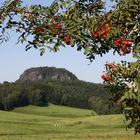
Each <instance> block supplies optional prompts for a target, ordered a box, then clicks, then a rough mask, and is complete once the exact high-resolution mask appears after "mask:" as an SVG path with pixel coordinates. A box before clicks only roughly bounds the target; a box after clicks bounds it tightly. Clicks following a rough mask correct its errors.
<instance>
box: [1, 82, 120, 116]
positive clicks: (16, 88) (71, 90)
mask: <svg viewBox="0 0 140 140" xmlns="http://www.w3.org/2000/svg"><path fill="white" fill-rule="evenodd" d="M111 97H112V95H111V93H109V92H107V91H106V90H105V89H104V87H103V85H102V84H93V83H89V82H84V81H79V80H76V81H70V80H66V81H60V80H50V81H34V82H31V81H30V82H29V81H28V82H27V81H26V82H23V81H22V82H15V83H9V82H4V83H3V84H0V109H1V110H12V109H14V108H15V107H21V106H26V105H30V104H31V105H37V106H48V105H49V103H53V104H56V105H65V106H71V107H78V108H87V109H93V110H94V111H95V112H96V113H97V114H111V113H121V109H120V108H119V107H118V106H117V105H115V104H114V105H113V107H112V102H111ZM109 99H110V101H109ZM110 107H111V108H110Z"/></svg>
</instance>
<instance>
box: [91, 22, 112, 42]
mask: <svg viewBox="0 0 140 140" xmlns="http://www.w3.org/2000/svg"><path fill="white" fill-rule="evenodd" d="M109 31H110V25H109V24H106V25H104V26H103V27H102V28H101V29H100V27H97V29H93V30H92V35H93V36H94V37H95V38H101V39H104V40H105V39H106V38H107V36H108V32H109Z"/></svg>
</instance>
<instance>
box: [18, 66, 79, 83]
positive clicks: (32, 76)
mask: <svg viewBox="0 0 140 140" xmlns="http://www.w3.org/2000/svg"><path fill="white" fill-rule="evenodd" d="M38 80H60V81H63V80H78V78H77V77H76V76H75V75H74V74H73V73H71V72H69V71H68V70H66V69H64V68H55V67H36V68H30V69H27V70H25V71H24V73H23V74H22V75H20V78H19V79H18V81H38Z"/></svg>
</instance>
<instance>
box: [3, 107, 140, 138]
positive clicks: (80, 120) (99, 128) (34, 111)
mask: <svg viewBox="0 0 140 140" xmlns="http://www.w3.org/2000/svg"><path fill="white" fill-rule="evenodd" d="M125 125H126V124H125V123H124V118H123V116H122V115H102V116H98V115H96V114H95V113H94V112H92V111H91V110H84V109H76V108H70V107H64V106H56V105H50V106H49V107H36V106H27V107H21V108H17V109H15V110H13V111H10V112H5V111H0V140H139V139H140V135H136V136H135V135H134V132H133V131H130V130H129V131H126V129H125Z"/></svg>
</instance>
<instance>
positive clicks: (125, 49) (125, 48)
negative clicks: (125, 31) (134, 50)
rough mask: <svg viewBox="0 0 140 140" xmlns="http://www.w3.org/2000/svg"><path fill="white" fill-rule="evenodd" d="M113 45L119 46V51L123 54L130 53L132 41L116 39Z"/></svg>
mask: <svg viewBox="0 0 140 140" xmlns="http://www.w3.org/2000/svg"><path fill="white" fill-rule="evenodd" d="M114 45H115V46H117V47H119V48H120V49H119V50H120V53H121V54H123V55H124V54H129V53H131V47H132V42H131V41H129V40H128V39H116V40H114Z"/></svg>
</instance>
